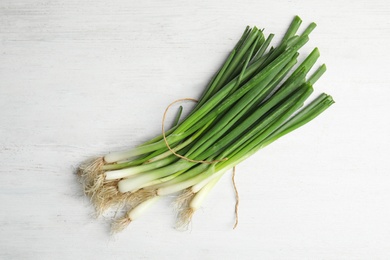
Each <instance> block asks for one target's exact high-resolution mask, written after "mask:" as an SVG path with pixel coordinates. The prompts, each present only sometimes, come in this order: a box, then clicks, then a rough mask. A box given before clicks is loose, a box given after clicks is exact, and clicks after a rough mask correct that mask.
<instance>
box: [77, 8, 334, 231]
mask: <svg viewBox="0 0 390 260" xmlns="http://www.w3.org/2000/svg"><path fill="white" fill-rule="evenodd" d="M301 23H302V21H301V19H300V18H299V17H298V16H296V17H295V18H294V19H293V21H292V22H291V24H290V26H289V27H288V29H287V31H286V33H285V35H284V36H283V38H282V40H281V42H280V43H279V44H278V45H277V46H274V47H269V46H270V44H271V41H272V39H273V37H274V35H273V34H270V35H268V36H265V35H264V34H263V30H259V29H258V28H256V27H253V28H250V27H247V28H246V29H245V31H244V33H243V34H242V36H241V38H240V40H239V41H238V43H237V44H236V45H235V47H234V48H233V50H232V51H231V52H230V54H229V55H228V57H227V58H226V60H225V62H224V63H223V64H222V66H221V68H220V69H219V70H218V71H217V73H216V74H215V75H214V77H213V78H212V80H211V81H210V83H209V84H208V85H207V87H206V88H205V90H204V92H203V94H202V95H201V97H200V98H199V101H198V103H197V105H196V106H195V108H194V109H193V110H192V111H191V112H190V113H189V115H188V116H187V117H185V118H184V119H179V118H180V115H181V110H182V109H180V111H179V113H178V116H177V117H176V119H175V121H174V126H173V127H172V128H171V129H170V130H168V131H166V132H165V133H164V134H161V135H159V136H156V137H155V138H152V139H151V140H148V141H146V142H145V143H143V144H141V145H139V146H137V147H135V148H132V149H130V150H127V151H120V152H112V153H109V154H107V155H105V156H103V157H99V158H97V159H94V160H92V161H89V162H87V163H84V164H82V165H81V166H80V167H79V175H80V177H81V181H82V184H83V188H84V191H85V194H86V195H87V196H89V197H90V198H91V201H92V203H93V205H94V206H95V208H96V211H97V213H98V214H102V213H104V212H105V211H106V210H107V209H109V208H112V207H115V208H123V209H125V211H126V213H125V214H124V215H123V216H120V217H119V218H118V219H116V220H115V221H114V223H113V226H112V229H113V231H115V232H117V231H120V230H123V229H124V228H125V227H126V226H127V225H128V224H129V223H130V222H131V221H133V220H135V219H136V218H138V216H140V215H142V212H144V211H145V210H146V209H147V208H149V207H150V206H151V205H153V204H154V203H155V202H156V201H158V198H160V197H162V196H166V195H171V194H177V193H179V195H178V196H177V200H176V203H175V205H176V208H177V210H178V222H177V223H178V227H186V226H187V225H188V223H189V222H190V220H191V218H192V216H193V214H194V212H195V211H196V210H197V209H198V208H199V207H200V205H201V204H202V202H203V201H204V199H205V198H206V197H207V195H208V194H209V192H210V191H211V190H212V189H213V187H214V186H215V185H216V183H217V182H218V180H220V179H221V177H222V176H223V175H224V174H225V173H226V172H229V171H230V170H231V169H232V168H233V167H235V166H236V165H237V164H239V163H241V162H242V161H244V160H245V159H247V158H249V157H250V156H251V155H253V154H255V153H256V152H257V151H258V150H260V149H262V148H264V147H266V146H267V145H269V144H271V143H272V142H274V141H276V140H277V139H279V138H280V137H282V136H284V135H286V134H288V133H290V132H291V131H293V130H295V129H297V128H299V127H301V126H303V125H304V124H306V123H308V122H309V121H311V120H313V119H314V118H316V117H317V116H318V115H320V114H321V113H322V112H323V111H325V110H326V109H327V108H328V107H329V106H330V105H332V104H333V103H334V101H333V99H332V97H331V96H329V95H327V94H324V93H323V94H321V95H319V96H318V97H317V98H315V99H314V101H312V102H310V103H309V104H306V103H307V102H306V101H307V99H308V98H309V97H310V95H311V94H312V93H313V86H314V85H315V83H316V82H317V80H318V79H319V78H320V77H321V76H322V75H323V74H324V72H325V71H326V67H325V65H321V66H319V68H318V69H316V70H315V71H314V72H313V73H311V75H309V72H310V71H311V70H312V68H313V67H314V65H315V64H316V62H317V60H318V58H319V56H320V53H319V50H318V49H317V48H314V49H313V50H312V51H311V52H310V54H309V55H308V56H307V57H305V58H304V59H303V61H302V62H301V63H300V64H298V65H297V63H298V55H299V52H298V51H299V50H300V49H301V48H302V47H303V46H304V45H305V44H306V43H307V42H308V40H309V35H310V33H311V32H312V31H313V29H314V28H315V27H316V25H315V23H311V24H310V25H309V26H308V27H307V28H306V29H305V30H304V31H303V33H302V34H301V35H298V34H297V31H298V29H299V27H300V25H301Z"/></svg>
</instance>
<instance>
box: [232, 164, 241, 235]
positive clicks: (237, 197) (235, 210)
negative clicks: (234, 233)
mask: <svg viewBox="0 0 390 260" xmlns="http://www.w3.org/2000/svg"><path fill="white" fill-rule="evenodd" d="M235 176H236V166H234V167H233V174H232V182H233V187H234V193H235V195H236V205H235V207H234V214H235V216H236V220H235V222H234V226H233V229H236V227H237V225H238V205H239V204H240V196H239V195H238V190H237V186H236V181H235V180H234V177H235Z"/></svg>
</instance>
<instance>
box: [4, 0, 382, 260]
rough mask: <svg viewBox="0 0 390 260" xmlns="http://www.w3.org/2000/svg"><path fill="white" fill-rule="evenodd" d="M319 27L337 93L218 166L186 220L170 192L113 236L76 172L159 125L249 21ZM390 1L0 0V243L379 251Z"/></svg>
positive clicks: (214, 254) (175, 251)
mask: <svg viewBox="0 0 390 260" xmlns="http://www.w3.org/2000/svg"><path fill="white" fill-rule="evenodd" d="M296 14H298V15H300V16H301V18H302V19H303V20H304V25H307V24H308V23H309V22H311V21H315V22H316V23H317V24H318V28H317V29H316V31H315V32H313V35H312V37H311V41H310V42H309V44H308V46H307V47H305V49H304V50H303V51H302V53H301V56H305V55H307V54H308V53H309V52H310V50H311V49H312V48H313V47H315V46H317V47H319V49H320V51H321V55H322V56H321V58H320V61H321V62H326V64H327V67H328V72H327V74H326V76H324V78H322V79H321V80H320V82H319V83H318V84H317V92H318V93H319V92H322V91H325V92H328V93H330V94H332V95H333V96H334V98H335V100H336V102H337V103H336V105H335V106H334V107H332V109H330V110H329V111H327V112H326V113H325V114H324V115H323V116H321V118H319V119H318V120H316V121H315V122H313V123H312V124H310V125H308V126H305V127H304V128H302V129H300V130H299V131H297V132H295V133H292V134H291V135H289V136H288V137H286V138H284V139H283V140H280V141H278V142H276V143H275V144H273V145H272V146H270V147H267V149H265V150H264V151H261V152H260V153H258V154H256V155H255V156H254V157H252V158H250V159H249V160H248V161H246V162H245V163H243V164H242V165H240V166H239V167H238V169H237V171H238V172H237V176H236V181H237V186H238V188H239V192H240V198H241V202H240V223H239V226H238V228H237V229H236V230H234V231H233V230H232V226H233V223H234V214H233V213H234V203H235V201H234V192H233V189H232V186H231V183H230V177H229V176H226V178H224V179H223V180H222V181H221V182H220V183H219V184H218V185H217V186H216V188H215V189H214V191H213V192H212V194H211V196H210V197H209V198H208V200H207V201H206V203H205V204H204V206H203V208H202V209H201V210H199V212H197V213H196V215H195V217H194V221H193V224H192V225H191V227H190V230H189V231H188V232H178V231H176V230H174V229H173V227H172V226H173V223H174V213H173V212H172V209H171V207H170V198H167V199H165V200H163V201H161V202H159V203H158V204H157V205H156V206H155V207H154V208H152V209H151V210H150V211H149V212H148V213H147V214H145V216H144V217H143V218H141V219H139V220H138V221H136V222H134V223H132V225H131V226H130V227H129V228H128V229H127V230H126V231H125V232H123V233H122V234H120V235H118V236H116V237H110V236H109V235H108V222H107V219H98V220H96V219H94V218H93V216H92V214H93V209H92V208H91V206H90V205H89V203H88V201H87V199H85V198H84V197H83V195H82V193H81V190H80V187H79V185H78V183H77V180H76V178H75V176H74V174H73V172H74V169H75V168H76V167H77V165H78V163H80V162H81V161H83V160H84V159H86V158H89V157H91V156H95V155H101V154H104V153H107V152H110V151H115V150H119V149H124V148H126V147H131V146H134V145H136V144H138V143H140V142H141V141H143V140H146V139H147V138H149V137H152V136H154V135H156V134H157V133H159V129H160V123H161V117H162V113H163V110H164V109H165V107H166V106H167V105H168V104H169V103H170V102H172V101H173V100H175V99H178V98H183V97H193V98H197V97H199V95H200V93H201V91H202V89H203V88H204V86H205V84H206V83H207V81H208V80H209V79H210V77H211V76H212V75H213V73H214V72H215V70H216V68H218V66H219V65H220V63H221V62H222V61H223V59H224V58H225V57H226V55H227V53H228V52H229V51H230V49H231V48H232V47H233V46H234V44H235V42H236V41H237V39H238V38H239V36H240V34H241V33H242V30H243V29H244V28H245V26H246V25H248V24H249V25H257V26H258V27H260V28H262V27H264V28H266V30H265V31H266V32H267V33H271V32H273V33H276V34H277V36H278V37H276V39H275V40H276V41H277V40H278V39H280V36H281V34H282V33H283V32H284V30H285V29H286V28H287V26H288V24H289V22H290V21H291V19H292V17H293V16H294V15H296ZM389 18H390V6H389V4H388V2H387V1H384V0H373V1H368V0H358V1H350V0H346V1H337V3H336V1H334V2H332V3H330V2H329V1H318V0H314V1H250V0H243V1H229V0H221V1H205V0H201V1H178V0H171V1H155V0H154V1H153V0H148V1H133V0H131V1H125V0H114V1H103V0H94V1H89V0H87V1H74V0H70V1H60V0H37V1H29V0H2V1H1V2H0V79H1V80H0V105H1V110H0V121H1V127H0V160H1V167H0V203H1V204H0V205H1V212H0V258H1V259H389V258H390V246H389V245H390V221H389V219H390V208H389V206H388V205H389V203H388V202H389V201H390V190H389V183H390V175H389V170H390V164H389V160H388V154H389V153H390V149H389V145H390V138H389V134H388V133H389V132H390V122H389V118H388V116H387V111H389V110H390V103H389V102H388V98H389V94H390V90H389V89H390V88H389V82H390V76H389V75H390V74H389V73H388V69H387V68H388V64H387V63H388V60H389V59H390V54H389V51H388V46H389V45H390V22H389Z"/></svg>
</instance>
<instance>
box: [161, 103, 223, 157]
mask: <svg viewBox="0 0 390 260" xmlns="http://www.w3.org/2000/svg"><path fill="white" fill-rule="evenodd" d="M188 100H189V101H194V102H198V100H196V99H193V98H181V99H177V100H175V101H173V102H172V103H171V104H169V106H168V107H167V108H166V109H165V112H164V116H163V119H162V124H161V130H162V136H163V138H164V142H165V145H166V146H167V148H168V149H169V151H171V153H173V154H174V155H175V156H177V157H179V158H181V159H183V160H186V161H188V162H193V163H204V164H213V163H217V162H222V161H226V160H227V159H228V158H224V159H221V160H213V161H203V160H200V161H198V160H193V159H190V158H188V157H185V156H183V155H180V154H178V153H176V152H175V151H174V150H173V149H172V148H171V146H170V145H169V143H168V140H167V137H166V136H165V127H164V125H165V118H166V116H167V113H168V110H169V109H170V108H171V106H173V105H174V104H176V103H178V102H182V101H188Z"/></svg>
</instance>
